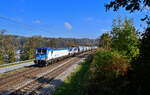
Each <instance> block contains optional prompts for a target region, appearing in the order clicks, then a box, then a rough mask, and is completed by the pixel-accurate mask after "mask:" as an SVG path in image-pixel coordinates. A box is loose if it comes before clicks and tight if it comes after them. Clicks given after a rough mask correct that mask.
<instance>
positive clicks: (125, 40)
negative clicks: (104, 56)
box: [111, 16, 139, 58]
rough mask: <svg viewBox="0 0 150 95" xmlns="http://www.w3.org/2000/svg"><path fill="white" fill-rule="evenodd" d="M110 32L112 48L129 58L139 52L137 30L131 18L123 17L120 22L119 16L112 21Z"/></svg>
mask: <svg viewBox="0 0 150 95" xmlns="http://www.w3.org/2000/svg"><path fill="white" fill-rule="evenodd" d="M116 21H117V22H116ZM111 34H112V48H114V49H116V50H117V51H119V52H121V53H122V54H123V55H126V56H128V57H129V58H132V57H135V56H136V55H137V54H138V53H139V49H138V32H137V30H136V29H135V27H134V26H133V19H127V18H125V19H124V22H123V23H122V22H121V20H120V16H119V17H118V20H114V21H113V26H112V31H111Z"/></svg>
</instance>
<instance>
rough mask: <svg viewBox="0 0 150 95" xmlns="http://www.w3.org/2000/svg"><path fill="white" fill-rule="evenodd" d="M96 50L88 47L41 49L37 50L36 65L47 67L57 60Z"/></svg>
mask: <svg viewBox="0 0 150 95" xmlns="http://www.w3.org/2000/svg"><path fill="white" fill-rule="evenodd" d="M96 48H97V47H87V46H79V47H71V48H63V49H53V48H46V47H41V48H37V50H36V54H35V60H34V63H35V64H38V65H42V66H47V65H48V64H50V63H53V62H55V61H57V60H60V59H64V58H66V57H69V56H75V55H76V54H78V53H82V52H85V51H89V50H92V49H96Z"/></svg>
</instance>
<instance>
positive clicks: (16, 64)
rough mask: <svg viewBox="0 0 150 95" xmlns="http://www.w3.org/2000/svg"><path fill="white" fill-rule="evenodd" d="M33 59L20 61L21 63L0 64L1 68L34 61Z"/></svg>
mask: <svg viewBox="0 0 150 95" xmlns="http://www.w3.org/2000/svg"><path fill="white" fill-rule="evenodd" d="M32 61H33V60H28V61H24V62H20V63H16V64H8V65H4V66H0V68H4V67H9V66H13V65H18V64H23V63H28V62H32Z"/></svg>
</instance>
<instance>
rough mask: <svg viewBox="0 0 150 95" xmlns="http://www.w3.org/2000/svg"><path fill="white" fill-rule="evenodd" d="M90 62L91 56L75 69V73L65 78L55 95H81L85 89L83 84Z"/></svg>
mask: <svg viewBox="0 0 150 95" xmlns="http://www.w3.org/2000/svg"><path fill="white" fill-rule="evenodd" d="M91 61H92V56H89V57H88V58H87V59H86V60H85V62H83V63H82V64H81V65H80V66H79V67H77V69H76V70H75V72H73V73H72V74H71V75H70V76H69V77H67V79H66V80H65V81H64V83H63V84H62V85H61V86H60V88H58V89H57V90H56V92H55V95H82V94H83V93H84V92H83V91H84V90H85V89H86V86H84V85H85V84H84V83H85V81H87V76H88V71H89V68H90V63H91Z"/></svg>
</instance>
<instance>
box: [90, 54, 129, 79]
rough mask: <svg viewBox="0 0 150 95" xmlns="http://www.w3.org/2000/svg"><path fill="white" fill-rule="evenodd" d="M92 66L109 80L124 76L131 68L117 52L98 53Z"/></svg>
mask: <svg viewBox="0 0 150 95" xmlns="http://www.w3.org/2000/svg"><path fill="white" fill-rule="evenodd" d="M92 64H93V65H94V66H95V69H96V71H95V72H96V73H97V74H98V75H99V74H101V75H103V76H104V77H105V78H107V79H114V78H117V77H118V76H120V75H122V76H124V75H125V74H126V73H127V70H128V67H129V64H128V61H127V60H126V59H125V58H124V57H123V56H121V55H120V54H119V53H118V52H116V51H98V52H97V53H96V54H95V55H94V59H93V63H92Z"/></svg>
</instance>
